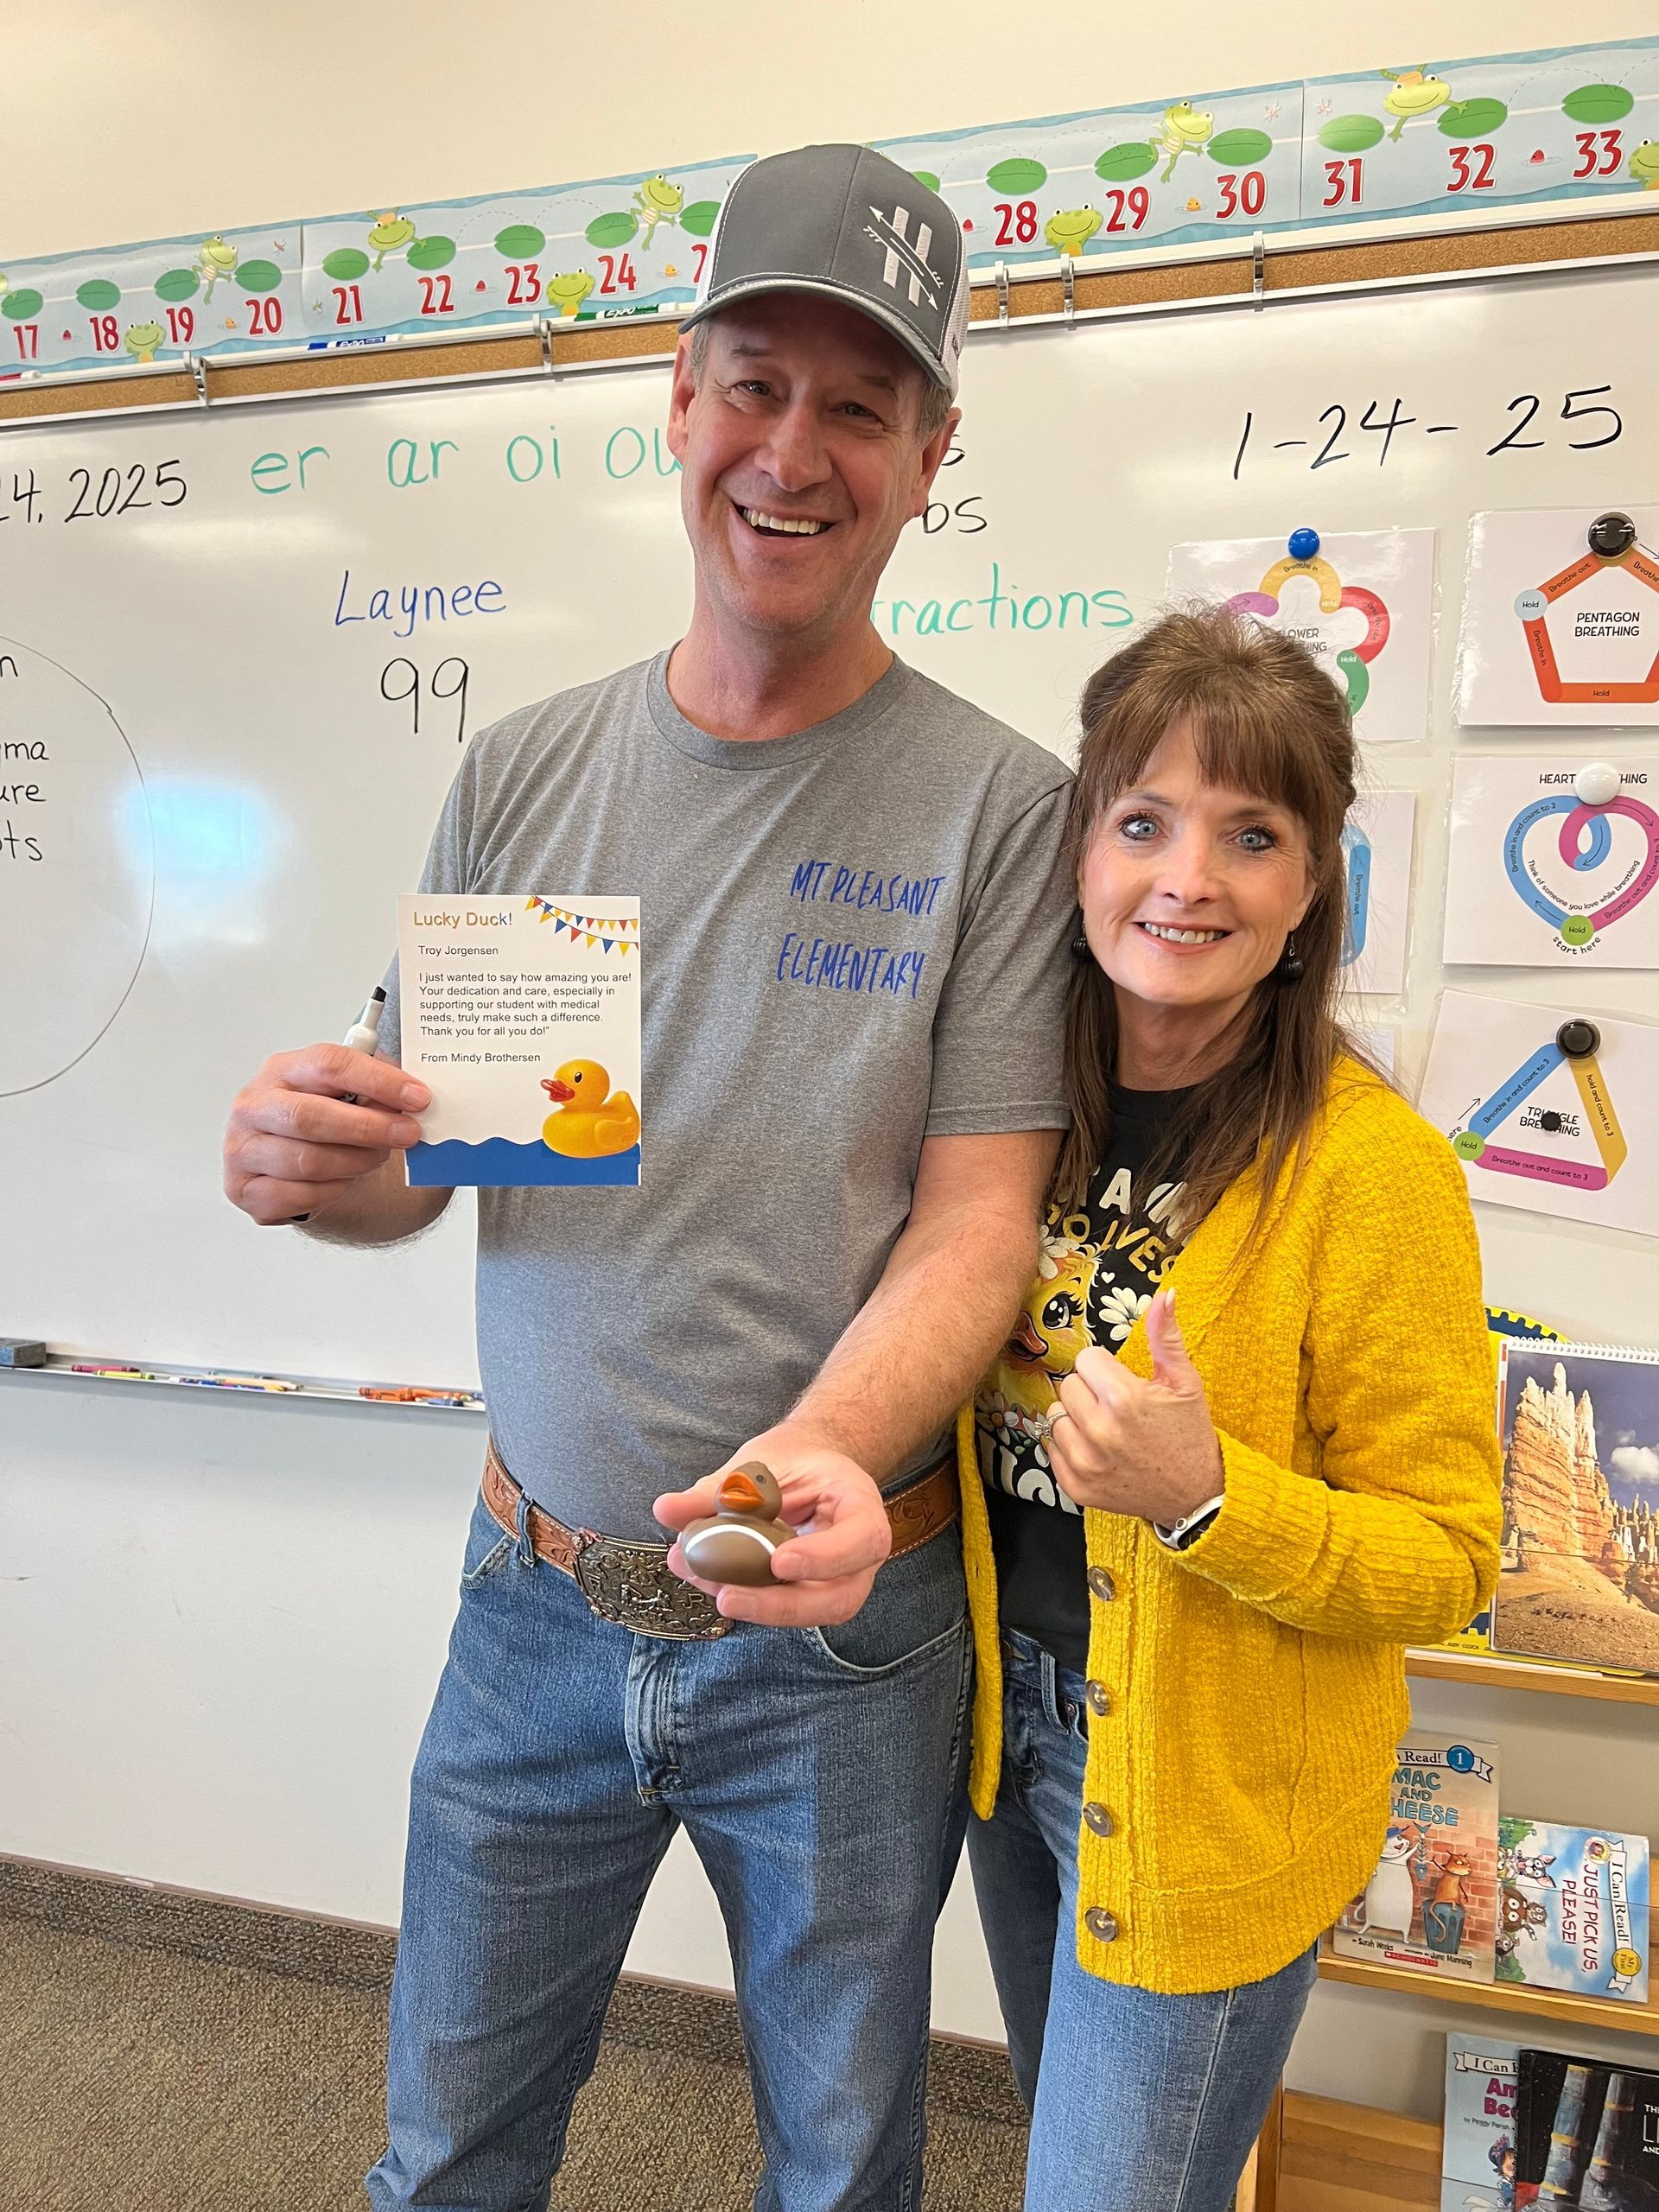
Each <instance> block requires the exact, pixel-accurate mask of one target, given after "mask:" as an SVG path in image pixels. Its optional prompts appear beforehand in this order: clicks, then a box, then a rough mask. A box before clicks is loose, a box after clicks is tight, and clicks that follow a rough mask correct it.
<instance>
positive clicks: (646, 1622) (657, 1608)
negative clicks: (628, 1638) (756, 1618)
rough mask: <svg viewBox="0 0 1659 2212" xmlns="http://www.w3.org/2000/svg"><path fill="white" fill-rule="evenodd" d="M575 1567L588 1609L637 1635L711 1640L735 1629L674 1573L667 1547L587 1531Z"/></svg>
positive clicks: (579, 1542)
mask: <svg viewBox="0 0 1659 2212" xmlns="http://www.w3.org/2000/svg"><path fill="white" fill-rule="evenodd" d="M572 1564H573V1568H574V1572H575V1578H576V1586H577V1587H578V1588H579V1589H580V1590H581V1592H582V1596H583V1597H584V1598H585V1599H587V1600H588V1607H589V1609H590V1610H591V1611H594V1612H595V1613H597V1614H598V1616H599V1618H600V1619H601V1620H602V1621H614V1622H615V1623H616V1624H617V1625H618V1626H619V1627H620V1628H628V1629H632V1630H633V1631H634V1632H635V1634H636V1635H639V1636H662V1637H675V1638H677V1639H678V1640H680V1641H681V1642H687V1641H690V1639H692V1638H693V1637H700V1638H704V1639H710V1640H711V1639H712V1638H714V1637H717V1636H724V1635H725V1634H726V1632H727V1630H728V1629H729V1628H730V1627H731V1623H730V1622H729V1621H728V1620H727V1619H725V1618H723V1617H722V1616H721V1614H719V1613H717V1612H716V1611H715V1601H714V1599H712V1598H710V1597H709V1596H708V1595H707V1594H706V1593H705V1592H702V1591H701V1590H698V1589H696V1588H694V1587H693V1586H692V1585H691V1584H690V1583H689V1582H683V1581H682V1580H680V1578H679V1576H678V1575H677V1574H676V1573H675V1572H674V1570H673V1568H672V1567H670V1565H669V1563H668V1550H667V1547H666V1546H665V1545H663V1544H635V1543H629V1542H628V1541H626V1539H625V1538H623V1537H620V1536H594V1535H588V1534H586V1533H584V1534H583V1535H581V1536H580V1537H578V1539H577V1543H576V1555H575V1560H574V1561H573V1563H572Z"/></svg>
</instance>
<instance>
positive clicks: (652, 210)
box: [633, 170, 685, 246]
mask: <svg viewBox="0 0 1659 2212" xmlns="http://www.w3.org/2000/svg"><path fill="white" fill-rule="evenodd" d="M684 205H685V194H684V193H683V191H682V190H681V188H680V187H679V186H678V185H677V184H671V183H670V182H669V181H668V179H667V178H666V177H665V176H664V175H663V174H662V173H661V171H660V170H659V171H658V174H657V175H655V176H648V177H647V178H646V179H645V182H644V183H643V184H642V185H641V186H640V188H639V190H638V192H636V193H635V194H634V195H633V212H634V213H635V214H636V215H638V216H639V219H640V221H641V222H642V223H643V224H644V225H645V236H644V237H643V238H641V239H640V241H639V243H640V245H642V246H645V245H650V244H651V241H652V236H653V235H654V233H655V232H656V229H657V226H658V223H677V222H678V221H679V219H680V210H681V208H682V207H684Z"/></svg>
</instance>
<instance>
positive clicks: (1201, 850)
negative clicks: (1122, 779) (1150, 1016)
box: [1077, 722, 1315, 1011]
mask: <svg viewBox="0 0 1659 2212" xmlns="http://www.w3.org/2000/svg"><path fill="white" fill-rule="evenodd" d="M1314 888H1315V886H1314V879H1313V862H1312V855H1311V852H1310V849H1309V845H1308V839H1307V832H1306V828H1305V826H1304V825H1303V823H1301V821H1300V819H1299V817H1297V816H1296V815H1294V813H1292V811H1291V810H1290V809H1289V808H1288V807H1285V806H1281V805H1277V804H1274V803H1273V802H1272V801H1270V800H1266V799H1262V798H1255V797H1252V795H1251V794H1250V793H1249V792H1248V791H1234V790H1231V789H1230V788H1228V787H1227V786H1225V785H1214V784H1206V783H1205V781H1204V778H1203V773H1202V770H1201V766H1200V763H1199V760H1198V750H1197V748H1196V747H1195V746H1194V744H1193V742H1192V735H1191V733H1190V731H1189V730H1188V728H1187V727H1186V725H1185V722H1177V723H1175V724H1173V726H1172V727H1171V728H1170V729H1169V731H1168V733H1167V734H1166V736H1165V737H1164V739H1163V741H1162V742H1161V743H1160V745H1159V746H1158V747H1157V749H1156V751H1155V752H1154V753H1153V754H1152V757H1151V758H1150V760H1148V761H1147V765H1146V766H1145V768H1144V770H1143V771H1142V772H1141V774H1140V775H1139V776H1138V777H1137V778H1136V779H1135V782H1134V784H1133V785H1132V786H1131V787H1130V788H1129V789H1128V790H1126V791H1120V792H1119V793H1118V794H1117V796H1116V798H1114V799H1113V800H1112V802H1111V804H1110V805H1109V807H1108V808H1107V809H1106V811H1105V812H1104V814H1103V815H1102V817H1100V819H1099V820H1098V821H1097V822H1096V824H1095V826H1094V829H1093V830H1092V832H1091V833H1090V839H1089V843H1088V846H1087V849H1085V851H1084V855H1083V860H1082V863H1081V865H1080V867H1079V868H1078V871H1077V893H1078V898H1079V899H1080V901H1081V903H1082V906H1083V918H1084V930H1085V931H1086V932H1087V935H1088V938H1089V946H1090V951H1091V952H1092V953H1093V955H1094V957H1095V959H1096V961H1097V962H1098V963H1099V965H1100V967H1101V968H1102V969H1103V971H1104V972H1105V974H1106V975H1107V976H1108V977H1109V979H1110V981H1111V982H1112V983H1113V985H1114V986H1115V987H1116V992H1117V995H1118V998H1119V1002H1120V1005H1121V1004H1122V1001H1124V1000H1125V999H1126V998H1127V999H1128V1000H1132V1001H1141V1003H1142V1004H1143V1005H1145V1006H1147V1007H1160V1008H1165V1009H1168V1010H1171V1011H1173V1010H1175V1009H1178V1008H1181V1007H1190V1008H1194V1009H1196V1008H1198V1007H1224V1006H1226V1005H1228V1004H1229V1003H1233V1004H1242V1003H1243V1001H1244V1000H1245V999H1246V998H1247V997H1248V996H1249V993H1250V992H1251V991H1252V990H1253V989H1254V988H1255V985H1256V984H1257V983H1258V982H1260V981H1261V980H1262V977H1263V976H1266V975H1268V973H1269V972H1270V971H1271V969H1273V968H1274V965H1275V964H1276V963H1277V962H1278V959H1279V957H1280V955H1281V952H1282V951H1283V950H1284V944H1285V939H1286V938H1287V936H1288V935H1289V933H1290V931H1292V930H1294V928H1295V926H1296V925H1297V923H1298V922H1300V920H1301V918H1302V917H1303V915H1304V914H1305V913H1306V912H1307V909H1308V906H1309V904H1310V903H1311V901H1312V899H1313V892H1314Z"/></svg>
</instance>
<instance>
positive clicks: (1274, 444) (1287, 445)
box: [1232, 384, 1624, 483]
mask: <svg viewBox="0 0 1659 2212" xmlns="http://www.w3.org/2000/svg"><path fill="white" fill-rule="evenodd" d="M1543 404H1544V403H1543V401H1542V399H1541V397H1540V396H1539V395H1538V394H1537V393H1536V392H1535V391H1522V392H1517V393H1516V396H1515V397H1514V398H1513V399H1511V400H1510V402H1509V404H1508V405H1507V406H1506V407H1505V408H1504V410H1503V412H1504V414H1505V415H1507V416H1514V417H1515V418H1516V419H1515V420H1514V421H1512V422H1511V423H1510V426H1509V428H1508V429H1507V430H1505V431H1504V432H1503V435H1502V436H1501V437H1499V438H1498V439H1497V442H1495V443H1494V444H1492V445H1489V446H1487V447H1485V448H1484V452H1485V455H1486V458H1487V459H1488V460H1489V461H1490V460H1491V459H1492V458H1493V457H1494V456H1495V455H1496V454H1501V453H1528V452H1532V451H1535V450H1536V449H1538V448H1541V447H1544V446H1547V445H1548V443H1549V440H1548V438H1547V437H1529V436H1527V435H1525V433H1526V432H1527V431H1528V430H1529V429H1531V428H1532V426H1533V423H1534V422H1535V418H1536V417H1537V416H1538V413H1539V410H1541V407H1542V405H1543ZM1404 408H1405V402H1404V401H1403V400H1402V399H1400V398H1398V397H1396V398H1395V399H1394V400H1392V401H1390V402H1389V411H1388V413H1387V414H1386V415H1384V414H1383V411H1382V410H1383V401H1381V400H1380V399H1370V400H1368V401H1367V402H1366V404H1365V408H1364V411H1363V414H1362V415H1361V416H1360V417H1359V419H1358V422H1357V423H1356V424H1355V425H1354V428H1355V429H1356V430H1357V431H1362V432H1363V431H1369V432H1370V433H1371V434H1372V435H1374V436H1376V437H1379V438H1380V439H1381V441H1382V442H1381V444H1380V445H1379V446H1378V448H1377V450H1376V465H1377V467H1379V468H1381V467H1383V466H1384V465H1385V464H1386V462H1387V461H1388V458H1389V454H1390V453H1391V452H1392V450H1393V448H1394V442H1395V433H1396V432H1397V431H1401V430H1407V429H1411V428H1412V427H1413V426H1414V425H1419V424H1420V417H1419V416H1415V415H1410V414H1407V413H1406V412H1404ZM1554 420H1556V421H1557V422H1560V423H1573V424H1575V425H1576V426H1577V427H1578V428H1579V429H1580V430H1581V431H1584V432H1586V433H1587V432H1589V431H1591V430H1592V428H1593V430H1594V435H1583V436H1579V437H1569V438H1567V440H1566V443H1567V445H1568V446H1569V447H1570V448H1572V450H1573V452H1574V453H1589V452H1592V451H1593V450H1594V448H1596V447H1598V446H1610V445H1612V444H1614V443H1615V442H1617V441H1618V439H1619V438H1620V437H1622V436H1623V435H1624V416H1622V415H1621V414H1620V413H1619V410H1618V408H1617V407H1616V406H1615V405H1614V404H1613V387H1612V385H1610V384H1595V385H1582V386H1580V388H1579V389H1578V390H1577V391H1569V392H1566V393H1564V394H1563V395H1562V398H1561V404H1560V409H1559V410H1557V413H1556V415H1555V416H1554ZM1349 423H1350V410H1349V408H1348V405H1347V404H1346V402H1344V401H1342V400H1332V403H1331V404H1330V405H1329V406H1328V407H1325V408H1323V409H1322V410H1320V412H1319V417H1318V427H1319V428H1320V429H1323V430H1324V431H1325V436H1324V437H1323V439H1322V440H1320V441H1319V450H1318V452H1317V453H1316V454H1314V456H1313V460H1312V461H1309V462H1308V464H1307V466H1308V467H1309V469H1310V470H1312V469H1315V468H1329V467H1332V465H1333V464H1334V463H1335V462H1337V461H1351V460H1353V459H1354V457H1355V454H1356V453H1357V450H1358V449H1357V448H1356V447H1354V446H1351V445H1348V444H1344V439H1345V438H1346V437H1347V436H1348V435H1349ZM1610 426H1611V427H1610ZM1465 427H1468V426H1466V425H1465V424H1463V423H1421V429H1422V431H1423V435H1425V436H1427V437H1444V436H1447V435H1457V434H1458V433H1459V432H1460V431H1462V430H1463V429H1465ZM1491 427H1492V428H1493V429H1496V428H1497V425H1496V424H1494V425H1492V426H1491ZM1482 435H1489V433H1486V432H1483V433H1482ZM1314 442H1315V441H1314V440H1313V438H1311V437H1303V438H1297V437H1289V438H1273V437H1269V436H1268V435H1267V433H1266V431H1265V429H1263V427H1262V425H1261V424H1260V423H1258V422H1257V419H1256V415H1255V410H1254V408H1246V410H1244V424H1243V429H1242V430H1241V432H1240V434H1239V440H1238V445H1237V447H1236V450H1235V452H1234V454H1233V469H1232V474H1233V481H1234V483H1237V482H1238V481H1239V479H1240V477H1241V476H1242V474H1243V469H1244V463H1245V461H1246V459H1247V458H1248V457H1249V454H1250V453H1251V451H1252V449H1253V448H1258V447H1260V448H1265V449H1266V450H1267V451H1269V452H1273V453H1286V452H1294V451H1299V450H1305V449H1306V448H1308V447H1309V446H1311V445H1313V444H1314Z"/></svg>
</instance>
